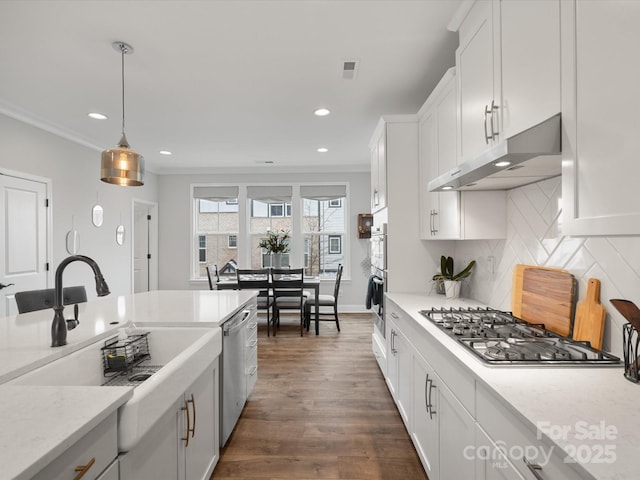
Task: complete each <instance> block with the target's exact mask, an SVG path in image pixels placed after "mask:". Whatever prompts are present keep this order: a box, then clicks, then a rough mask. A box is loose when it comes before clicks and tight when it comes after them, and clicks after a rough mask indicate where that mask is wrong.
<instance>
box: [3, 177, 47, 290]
mask: <svg viewBox="0 0 640 480" xmlns="http://www.w3.org/2000/svg"><path fill="white" fill-rule="evenodd" d="M0 175H4V176H7V177H14V178H20V179H22V180H28V181H31V182H39V183H44V184H45V185H46V187H47V194H46V198H47V200H48V201H49V206H48V207H47V209H46V230H47V231H46V233H45V242H46V247H45V252H46V255H47V258H46V263H47V264H48V266H49V268H47V270H46V271H47V275H46V279H47V288H51V287H53V272H54V265H53V264H52V263H53V241H52V238H53V205H54V203H53V181H52V180H51V179H50V178H46V177H41V176H39V175H32V174H30V173H25V172H20V171H18V170H11V169H9V168H4V167H0Z"/></svg>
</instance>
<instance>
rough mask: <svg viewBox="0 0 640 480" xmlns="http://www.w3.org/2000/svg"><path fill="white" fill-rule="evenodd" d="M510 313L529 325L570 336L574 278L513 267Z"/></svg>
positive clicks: (546, 270)
mask: <svg viewBox="0 0 640 480" xmlns="http://www.w3.org/2000/svg"><path fill="white" fill-rule="evenodd" d="M512 295H513V296H512V305H511V309H512V312H513V314H514V315H515V316H516V317H519V318H521V319H523V320H525V321H527V322H529V323H543V324H544V326H545V328H547V329H548V330H551V331H552V332H555V333H557V334H559V335H563V336H569V335H570V334H571V330H572V320H573V314H574V306H575V278H574V277H573V275H572V274H570V273H569V272H567V271H566V270H561V269H558V268H550V267H538V266H535V265H516V267H515V268H514V275H513V293H512Z"/></svg>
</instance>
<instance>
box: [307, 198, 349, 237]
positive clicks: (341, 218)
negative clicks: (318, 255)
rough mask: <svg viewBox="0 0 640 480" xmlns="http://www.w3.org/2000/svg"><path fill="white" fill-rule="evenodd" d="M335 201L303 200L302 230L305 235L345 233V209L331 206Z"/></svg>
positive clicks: (341, 206) (340, 206)
mask: <svg viewBox="0 0 640 480" xmlns="http://www.w3.org/2000/svg"><path fill="white" fill-rule="evenodd" d="M331 202H335V200H309V199H308V198H305V199H304V200H303V207H302V211H303V218H302V228H303V231H304V232H305V233H311V232H333V233H344V224H345V208H344V207H343V204H342V202H341V201H340V205H339V206H338V207H336V206H330V203H331Z"/></svg>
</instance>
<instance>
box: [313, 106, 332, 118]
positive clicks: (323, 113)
mask: <svg viewBox="0 0 640 480" xmlns="http://www.w3.org/2000/svg"><path fill="white" fill-rule="evenodd" d="M330 113H331V110H329V109H328V108H318V109H317V110H314V111H313V114H314V115H315V116H317V117H326V116H327V115H329V114H330Z"/></svg>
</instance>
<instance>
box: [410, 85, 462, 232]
mask: <svg viewBox="0 0 640 480" xmlns="http://www.w3.org/2000/svg"><path fill="white" fill-rule="evenodd" d="M445 78H446V76H445V77H444V78H443V80H444V79H445ZM440 88H442V89H443V91H442V92H439V93H438V94H437V95H438V96H437V98H436V100H434V102H433V107H432V108H431V109H430V110H429V111H427V112H425V114H424V116H423V117H422V119H421V121H420V124H419V146H420V179H421V180H420V199H421V205H420V238H422V239H425V240H434V239H457V238H459V236H460V214H459V206H460V205H459V198H460V194H459V193H458V192H429V191H428V190H427V184H428V183H429V181H430V180H433V179H434V178H436V177H438V176H439V175H442V174H443V173H446V172H448V171H449V170H451V169H453V168H454V167H455V166H456V131H457V129H456V97H455V77H454V76H451V78H450V80H448V83H447V84H445V85H444V86H443V87H441V84H438V87H437V89H440ZM428 101H429V100H428Z"/></svg>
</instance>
